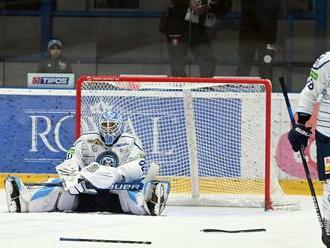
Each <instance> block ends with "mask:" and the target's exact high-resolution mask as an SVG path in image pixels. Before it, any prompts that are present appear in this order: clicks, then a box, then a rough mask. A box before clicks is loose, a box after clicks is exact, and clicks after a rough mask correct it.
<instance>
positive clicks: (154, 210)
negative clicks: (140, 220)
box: [144, 181, 170, 216]
mask: <svg viewBox="0 0 330 248" xmlns="http://www.w3.org/2000/svg"><path fill="white" fill-rule="evenodd" d="M144 190H145V195H147V196H149V197H148V198H147V199H146V203H145V204H146V206H145V208H147V209H148V210H149V214H150V215H153V216H159V215H160V214H161V213H162V211H163V210H164V208H165V206H166V202H167V199H168V194H169V192H170V183H169V182H166V181H151V182H148V183H147V184H146V187H145V189H144Z"/></svg>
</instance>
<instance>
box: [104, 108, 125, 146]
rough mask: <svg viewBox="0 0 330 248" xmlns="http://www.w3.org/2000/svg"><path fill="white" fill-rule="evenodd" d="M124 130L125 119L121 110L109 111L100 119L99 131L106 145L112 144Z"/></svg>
mask: <svg viewBox="0 0 330 248" xmlns="http://www.w3.org/2000/svg"><path fill="white" fill-rule="evenodd" d="M123 130H124V119H123V117H122V115H121V114H120V113H119V112H116V111H108V112H105V113H103V114H102V115H101V117H100V119H99V132H100V134H101V136H102V138H103V141H104V143H105V144H106V145H108V146H110V145H112V144H113V143H115V141H116V140H117V139H118V137H119V136H120V135H121V134H122V132H123Z"/></svg>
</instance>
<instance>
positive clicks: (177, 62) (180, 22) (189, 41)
mask: <svg viewBox="0 0 330 248" xmlns="http://www.w3.org/2000/svg"><path fill="white" fill-rule="evenodd" d="M171 2H172V7H171V8H170V9H169V11H168V15H167V20H166V21H167V25H166V28H165V29H164V30H163V33H165V34H166V36H167V41H168V52H169V57H170V66H171V74H172V76H178V77H185V76H187V74H186V72H185V66H186V55H187V53H188V50H189V49H191V52H192V54H193V56H194V60H195V61H196V62H197V64H198V65H199V70H200V76H201V77H212V76H214V73H215V57H214V54H213V49H212V46H211V39H210V37H209V35H208V32H207V31H208V29H209V28H213V27H214V25H215V22H216V20H217V18H218V17H219V16H221V15H222V14H225V13H226V12H228V11H229V10H230V8H231V0H171Z"/></svg>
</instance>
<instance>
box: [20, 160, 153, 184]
mask: <svg viewBox="0 0 330 248" xmlns="http://www.w3.org/2000/svg"><path fill="white" fill-rule="evenodd" d="M158 171H159V165H158V164H156V163H154V162H152V163H151V164H150V167H149V169H148V172H147V174H146V175H145V177H144V179H143V181H145V182H150V181H154V179H155V178H156V177H157V175H158ZM25 185H26V186H44V187H63V184H62V183H61V182H59V183H25ZM143 186H144V184H143V183H142V182H136V183H115V184H113V185H112V186H111V187H110V188H108V189H106V190H142V189H143ZM87 188H88V189H96V188H95V187H94V186H93V185H91V184H90V183H89V184H88V186H87Z"/></svg>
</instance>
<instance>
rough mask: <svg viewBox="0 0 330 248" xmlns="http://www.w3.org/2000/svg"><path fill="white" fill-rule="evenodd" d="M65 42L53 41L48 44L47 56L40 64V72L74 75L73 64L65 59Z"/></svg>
mask: <svg viewBox="0 0 330 248" xmlns="http://www.w3.org/2000/svg"><path fill="white" fill-rule="evenodd" d="M62 49H63V42H62V41H61V40H59V39H52V40H50V41H49V42H48V45H47V50H48V54H47V56H46V57H45V58H44V59H43V60H42V61H41V62H40V63H39V66H38V72H41V73H42V72H43V73H72V68H71V64H70V63H69V62H68V61H67V60H66V59H65V58H64V57H63V54H62Z"/></svg>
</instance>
